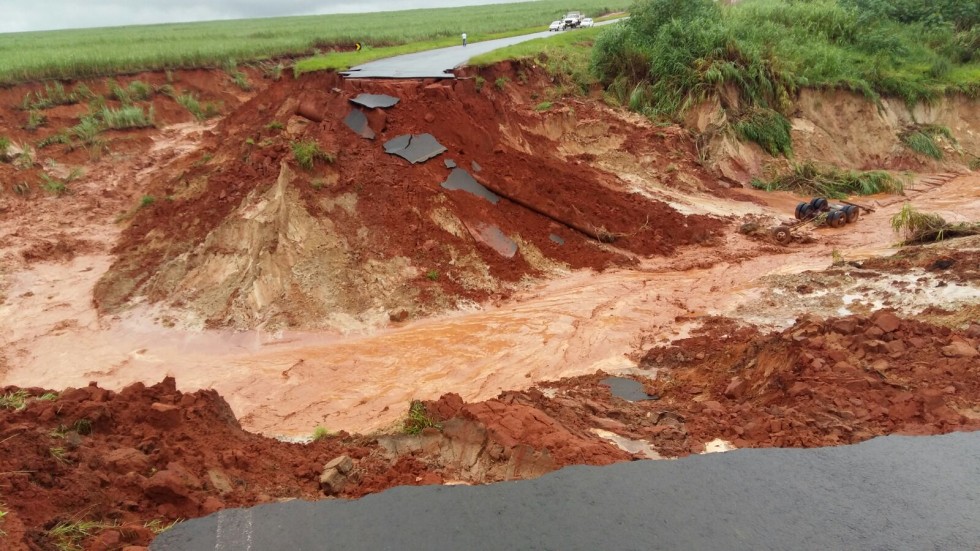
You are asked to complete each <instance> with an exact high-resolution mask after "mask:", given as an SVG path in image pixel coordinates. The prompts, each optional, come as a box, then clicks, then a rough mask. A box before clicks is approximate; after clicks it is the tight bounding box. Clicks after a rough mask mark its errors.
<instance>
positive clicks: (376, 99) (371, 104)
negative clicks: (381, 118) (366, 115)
mask: <svg viewBox="0 0 980 551" xmlns="http://www.w3.org/2000/svg"><path fill="white" fill-rule="evenodd" d="M350 101H351V103H356V104H358V105H362V106H364V107H367V108H368V109H378V108H381V109H387V108H389V107H394V106H395V104H397V103H398V102H399V101H401V100H399V99H398V98H396V97H394V96H389V95H387V94H358V96H357V97H356V98H351V99H350Z"/></svg>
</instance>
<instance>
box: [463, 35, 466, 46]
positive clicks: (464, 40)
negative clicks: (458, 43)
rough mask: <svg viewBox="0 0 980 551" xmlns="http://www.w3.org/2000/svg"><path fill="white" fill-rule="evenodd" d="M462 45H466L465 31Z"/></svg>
mask: <svg viewBox="0 0 980 551" xmlns="http://www.w3.org/2000/svg"><path fill="white" fill-rule="evenodd" d="M463 47H464V48H465V47H466V33H463Z"/></svg>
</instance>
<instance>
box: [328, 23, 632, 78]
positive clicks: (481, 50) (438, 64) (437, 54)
mask: <svg viewBox="0 0 980 551" xmlns="http://www.w3.org/2000/svg"><path fill="white" fill-rule="evenodd" d="M617 21H621V20H620V19H613V20H610V21H602V22H599V23H596V26H597V27H598V26H601V25H609V24H611V23H616V22H617ZM561 32H566V33H574V32H578V31H576V30H568V31H561ZM460 34H462V32H460ZM557 34H558V33H555V32H550V31H544V32H539V33H534V34H525V35H521V36H512V37H510V38H499V39H497V40H486V41H483V42H476V43H473V44H469V45H468V46H466V47H464V46H463V45H462V38H460V45H459V46H453V47H451V48H439V49H437V50H427V51H424V52H417V53H414V54H406V55H400V56H396V57H389V58H386V59H379V60H377V61H372V62H370V63H365V64H363V65H357V66H356V67H351V68H350V70H349V71H344V72H343V73H342V74H345V75H347V76H349V77H351V78H453V75H452V70H453V69H455V68H456V67H459V66H460V65H463V64H465V63H466V62H467V61H469V60H470V58H473V57H476V56H478V55H483V54H485V53H487V52H492V51H494V50H497V49H499V48H503V47H506V46H513V45H514V44H520V43H521V42H527V41H528V40H534V39H535V38H547V37H549V36H555V35H557Z"/></svg>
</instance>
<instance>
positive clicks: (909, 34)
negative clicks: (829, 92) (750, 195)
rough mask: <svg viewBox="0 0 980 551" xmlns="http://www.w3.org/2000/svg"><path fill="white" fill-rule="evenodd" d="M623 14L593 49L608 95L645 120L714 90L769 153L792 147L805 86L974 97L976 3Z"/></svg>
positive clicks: (979, 37) (762, 1) (651, 4)
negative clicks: (796, 105)
mask: <svg viewBox="0 0 980 551" xmlns="http://www.w3.org/2000/svg"><path fill="white" fill-rule="evenodd" d="M630 14H631V17H630V18H629V19H628V20H626V21H624V22H623V23H621V24H617V25H614V26H612V27H610V28H609V29H608V30H604V31H603V32H602V33H600V35H599V37H598V38H597V40H596V43H595V47H594V48H593V57H592V67H591V69H592V71H593V74H594V75H596V76H597V77H598V79H599V80H600V82H601V83H602V84H603V85H604V86H605V87H606V89H607V91H608V93H609V95H610V96H612V97H613V98H614V99H615V100H616V101H618V102H619V103H621V104H623V105H628V106H629V107H630V108H631V109H633V110H635V111H638V112H640V113H643V114H645V115H647V116H648V117H650V118H653V119H674V118H676V117H678V116H679V115H680V114H682V113H683V112H684V111H685V110H686V109H687V108H689V107H691V106H693V105H696V104H697V103H699V102H701V101H703V100H705V99H708V98H710V97H718V98H719V99H720V100H721V104H722V108H723V109H725V111H726V112H727V114H728V120H729V122H730V124H731V125H732V128H733V129H734V130H735V132H736V133H737V134H738V135H739V136H740V137H741V138H743V139H748V140H751V141H755V142H757V143H759V144H760V145H761V146H762V147H763V148H764V149H766V150H767V151H768V152H769V153H770V154H773V155H776V154H780V153H781V154H784V155H787V156H789V155H790V154H791V151H792V150H791V144H790V138H789V121H788V119H787V116H789V115H790V114H791V113H792V110H793V99H794V98H795V95H796V93H797V91H798V90H799V89H801V88H803V87H815V88H830V89H846V90H852V91H855V92H857V93H860V94H863V95H864V96H866V97H868V98H869V99H871V100H872V101H876V102H877V101H879V100H880V97H881V96H886V95H887V96H894V97H899V98H902V99H904V100H905V101H906V102H907V103H908V104H910V105H911V104H915V103H918V102H922V101H926V102H928V101H932V100H935V99H937V98H939V97H940V96H942V95H943V94H947V93H950V92H962V93H965V94H967V95H970V96H974V97H975V96H980V79H978V77H980V25H978V20H980V9H978V6H977V0H743V1H742V2H739V3H737V4H735V5H732V6H722V5H719V3H717V2H715V1H714V0H687V1H685V2H676V1H674V0H639V1H638V2H636V4H634V5H633V6H632V7H631V8H630ZM913 140H914V141H917V143H916V145H917V146H925V145H926V144H925V141H924V140H923V139H922V138H921V137H914V138H913ZM910 147H916V146H915V145H911V144H910ZM934 153H935V151H930V152H929V153H927V154H930V155H933V154H934Z"/></svg>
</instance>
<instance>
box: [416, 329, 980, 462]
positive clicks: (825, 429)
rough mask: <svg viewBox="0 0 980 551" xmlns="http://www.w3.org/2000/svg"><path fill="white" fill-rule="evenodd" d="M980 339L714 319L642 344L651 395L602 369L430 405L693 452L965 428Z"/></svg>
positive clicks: (946, 332)
mask: <svg viewBox="0 0 980 551" xmlns="http://www.w3.org/2000/svg"><path fill="white" fill-rule="evenodd" d="M978 344H980V325H977V324H975V325H973V326H972V327H971V328H970V329H969V330H967V331H956V330H951V329H949V328H947V327H940V326H935V325H929V324H925V323H921V322H918V321H915V320H910V319H899V318H897V317H895V316H894V315H893V314H892V313H890V312H887V311H881V312H878V313H876V314H875V315H873V316H871V317H858V316H850V317H846V318H834V319H829V320H811V319H802V320H800V321H799V322H797V323H796V324H795V325H794V326H793V327H791V328H789V329H787V330H785V331H783V332H779V333H773V334H769V335H763V334H760V333H759V331H758V330H757V329H755V328H753V327H743V326H740V325H738V324H737V323H736V322H734V321H732V320H728V319H723V318H719V319H710V320H709V321H708V322H707V324H706V326H705V328H704V330H703V332H702V333H701V334H699V335H697V336H695V337H691V338H689V339H684V340H681V341H678V342H677V343H676V345H675V346H670V347H659V348H654V349H651V350H649V351H647V352H646V354H645V355H644V357H643V360H642V362H641V367H643V368H648V369H651V370H653V369H657V370H659V371H658V373H657V378H656V380H654V381H651V380H649V379H645V378H640V379H637V380H638V381H640V382H641V383H644V385H645V387H646V391H647V393H648V394H650V395H654V396H658V397H659V398H658V399H656V400H649V401H641V402H628V401H625V400H621V399H619V398H615V397H613V396H612V395H611V392H610V390H609V388H608V387H607V386H605V385H603V384H601V380H602V379H604V378H605V377H606V375H605V374H603V373H598V374H596V375H591V376H585V377H576V378H571V379H563V380H561V381H558V382H554V383H542V384H541V385H539V387H540V388H533V389H530V390H527V391H522V392H505V393H503V394H502V395H501V396H500V397H499V398H498V399H496V400H489V401H487V402H486V403H480V404H470V405H466V406H461V405H459V404H458V399H457V398H456V397H454V396H452V395H449V396H444V397H443V398H442V399H440V400H439V401H437V402H434V403H430V404H429V410H430V411H433V412H436V413H437V415H441V416H446V415H481V412H485V411H487V410H488V409H489V410H493V409H495V408H498V407H500V405H499V404H507V405H509V406H510V407H521V408H531V409H534V410H538V412H539V413H540V414H542V415H543V416H544V417H547V418H549V419H553V420H555V421H557V423H558V424H559V425H560V426H562V427H563V429H564V430H567V431H570V432H572V433H575V434H582V433H583V432H584V431H587V430H588V429H590V428H593V427H594V428H599V429H603V430H607V431H611V432H614V433H616V434H619V435H620V436H623V437H626V438H629V439H634V440H642V441H646V442H648V443H649V444H651V445H652V447H653V448H654V449H656V450H657V451H658V452H659V453H660V454H662V455H664V456H684V455H688V454H691V453H700V452H702V451H704V447H705V444H706V443H708V442H711V441H712V440H714V439H716V438H721V439H724V440H727V441H729V442H732V443H734V445H735V446H736V447H819V446H834V445H843V444H854V443H857V442H861V441H863V440H867V439H869V438H873V437H875V436H880V435H886V434H914V435H927V434H941V433H946V432H951V431H972V430H978V429H980V357H978V356H980V354H978V351H977V346H978ZM651 375H652V373H651ZM541 389H545V390H546V391H548V392H553V393H554V395H553V397H551V398H549V397H548V396H546V395H545V393H544V392H543V391H542V390H541ZM495 404H496V405H495ZM505 426H506V424H505ZM530 432H533V431H530ZM524 434H527V432H523V433H521V432H519V433H517V434H516V435H515V434H512V435H511V436H508V437H512V438H515V439H516V440H518V441H519V440H520V439H521V438H523V437H524Z"/></svg>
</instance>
